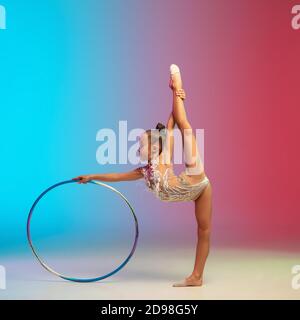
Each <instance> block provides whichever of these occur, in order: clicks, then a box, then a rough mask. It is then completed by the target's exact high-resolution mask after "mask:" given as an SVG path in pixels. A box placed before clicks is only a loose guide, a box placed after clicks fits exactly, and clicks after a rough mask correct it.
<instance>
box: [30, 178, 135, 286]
mask: <svg viewBox="0 0 300 320" xmlns="http://www.w3.org/2000/svg"><path fill="white" fill-rule="evenodd" d="M76 181H78V180H67V181H62V182H59V183H56V184H54V185H53V186H51V187H49V188H48V189H46V190H45V191H44V192H42V193H41V194H40V195H39V196H38V198H37V199H36V200H35V202H34V203H33V205H32V207H31V209H30V211H29V215H28V219H27V239H28V242H29V245H30V247H31V250H32V252H33V254H34V255H35V257H36V258H37V260H38V261H39V262H40V264H41V265H42V266H43V267H44V268H45V269H46V270H47V271H49V272H51V273H52V274H54V275H56V276H58V277H60V278H62V279H65V280H69V281H74V282H95V281H99V280H102V279H105V278H108V277H110V276H112V275H113V274H115V273H117V272H118V271H120V270H121V269H122V268H124V266H125V265H126V264H127V263H128V261H129V260H130V258H131V257H132V256H133V253H134V251H135V249H136V245H137V241H138V237H139V228H138V220H137V217H136V215H135V212H134V209H133V207H132V206H131V204H130V203H129V201H128V200H127V199H126V198H125V196H124V195H123V194H122V193H121V192H120V191H118V190H116V189H115V188H113V187H112V186H109V185H107V184H105V183H102V182H99V181H94V180H91V181H89V182H88V183H92V184H97V185H100V186H102V187H105V188H107V189H110V190H112V191H113V192H115V193H116V194H118V195H119V196H120V197H121V198H122V199H123V200H124V201H125V203H126V204H127V205H128V207H129V208H130V210H131V213H132V215H133V218H134V222H135V238H134V243H133V246H132V249H131V251H130V253H129V255H128V256H127V258H126V259H125V260H124V261H123V262H122V263H121V264H120V265H119V266H118V267H117V268H116V269H114V270H113V271H111V272H109V273H107V274H105V275H103V276H100V277H95V278H75V277H70V276H66V275H63V274H61V273H59V272H57V271H55V270H53V269H52V268H50V267H49V266H48V265H47V264H46V263H45V262H44V261H43V260H42V258H41V257H40V256H39V254H38V252H37V250H36V249H35V247H34V245H33V242H32V238H31V232H30V226H31V218H32V215H33V211H34V209H35V207H36V205H37V204H38V202H39V201H40V200H41V199H42V198H43V196H44V195H45V194H47V193H48V192H49V191H50V190H52V189H54V188H56V187H58V186H61V185H64V184H68V183H73V182H76Z"/></svg>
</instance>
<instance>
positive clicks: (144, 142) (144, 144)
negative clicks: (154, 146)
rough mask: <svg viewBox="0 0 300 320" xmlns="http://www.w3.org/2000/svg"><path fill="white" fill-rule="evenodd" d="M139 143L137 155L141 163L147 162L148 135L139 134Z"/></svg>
mask: <svg viewBox="0 0 300 320" xmlns="http://www.w3.org/2000/svg"><path fill="white" fill-rule="evenodd" d="M139 142H140V147H139V149H138V153H139V156H140V159H141V160H142V161H146V160H149V159H150V154H151V153H150V151H151V150H150V146H149V143H148V134H147V133H143V134H141V136H140V137H139Z"/></svg>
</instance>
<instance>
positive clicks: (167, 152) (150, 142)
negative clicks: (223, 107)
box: [73, 64, 212, 287]
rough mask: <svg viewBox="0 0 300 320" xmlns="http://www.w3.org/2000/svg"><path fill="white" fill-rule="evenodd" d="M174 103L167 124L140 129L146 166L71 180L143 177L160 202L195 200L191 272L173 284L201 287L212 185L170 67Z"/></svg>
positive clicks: (179, 83)
mask: <svg viewBox="0 0 300 320" xmlns="http://www.w3.org/2000/svg"><path fill="white" fill-rule="evenodd" d="M169 87H170V88H171V90H172V95H173V105H172V112H171V114H170V116H169V119H168V122H167V126H166V127H165V126H164V125H162V124H161V123H158V124H157V126H156V129H149V130H146V131H145V132H143V134H142V135H141V136H140V140H139V149H138V152H139V156H140V159H141V160H142V161H146V162H148V163H147V165H145V166H142V167H138V168H136V169H134V170H132V171H129V172H123V173H106V174H89V175H81V176H78V177H76V178H73V179H74V180H78V183H87V182H89V181H90V180H100V181H108V182H114V181H130V180H137V179H140V178H144V180H145V182H146V186H147V187H148V190H149V191H151V192H153V193H154V194H155V196H157V197H158V198H159V199H160V200H162V201H194V203H195V216H196V221H197V235H198V241H197V248H196V257H195V263H194V268H193V271H192V273H191V274H190V275H189V276H188V277H186V278H184V279H183V280H182V281H180V282H178V283H174V284H173V286H174V287H187V286H201V285H202V284H203V271H204V267H205V263H206V259H207V256H208V253H209V247H210V233H211V215H212V187H211V183H210V180H209V179H208V177H207V175H206V174H205V171H204V167H203V165H202V162H201V158H200V154H199V151H198V147H197V142H196V138H195V136H194V134H193V130H192V127H191V125H190V123H189V121H188V118H187V115H186V111H185V107H184V103H183V100H184V99H185V97H186V96H185V92H184V90H183V88H182V79H181V73H180V69H179V68H178V66H177V65H174V64H172V65H171V66H170V83H169ZM175 124H177V126H178V128H179V130H180V132H181V135H182V141H183V151H184V161H185V170H184V171H183V172H181V173H180V174H179V175H178V176H177V175H176V174H175V173H174V171H173V164H172V159H173V149H174V135H173V130H174V127H175Z"/></svg>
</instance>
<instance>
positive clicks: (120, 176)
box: [72, 168, 143, 184]
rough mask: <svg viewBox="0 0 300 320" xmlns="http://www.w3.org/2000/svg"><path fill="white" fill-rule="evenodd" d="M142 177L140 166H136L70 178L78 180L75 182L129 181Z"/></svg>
mask: <svg viewBox="0 0 300 320" xmlns="http://www.w3.org/2000/svg"><path fill="white" fill-rule="evenodd" d="M142 177H143V174H142V171H141V168H136V169H134V170H131V171H128V172H113V173H100V174H87V175H81V176H78V177H75V178H73V179H72V180H78V182H77V183H79V184H81V183H87V182H89V181H91V180H99V181H106V182H117V181H131V180H138V179H140V178H142Z"/></svg>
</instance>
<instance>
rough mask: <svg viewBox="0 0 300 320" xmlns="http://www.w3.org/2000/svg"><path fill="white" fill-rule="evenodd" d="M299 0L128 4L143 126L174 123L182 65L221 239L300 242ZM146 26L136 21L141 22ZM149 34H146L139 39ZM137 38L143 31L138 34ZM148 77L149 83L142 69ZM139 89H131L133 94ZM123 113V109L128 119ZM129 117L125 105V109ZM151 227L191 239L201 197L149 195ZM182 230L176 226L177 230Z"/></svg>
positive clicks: (278, 244) (138, 122)
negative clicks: (175, 80) (176, 75)
mask: <svg viewBox="0 0 300 320" xmlns="http://www.w3.org/2000/svg"><path fill="white" fill-rule="evenodd" d="M295 4H297V1H284V0H281V1H280V0H274V1H258V0H257V1H253V0H251V1H250V0H248V1H238V0H236V1H235V0H230V1H221V0H214V1H186V2H183V1H182V2H181V1H175V2H174V1H163V2H161V1H153V2H152V1H151V3H148V4H145V3H143V5H141V6H140V7H138V6H137V7H136V11H135V10H133V11H130V12H129V11H128V21H129V22H128V23H129V26H130V25H131V24H132V22H131V21H132V19H134V17H136V15H137V14H138V16H139V19H141V21H139V25H140V28H141V29H140V30H139V31H138V30H136V32H137V33H135V32H134V31H132V32H131V33H129V34H128V41H129V43H131V44H133V43H136V44H134V45H133V46H131V47H130V48H129V49H128V50H130V51H132V53H133V55H135V56H136V57H139V58H138V59H135V60H134V58H132V64H131V67H132V70H131V71H130V73H131V76H130V79H131V80H132V81H131V82H130V84H127V86H128V90H129V92H135V93H136V97H135V102H134V103H133V105H132V109H134V112H135V117H134V118H132V119H130V121H131V124H132V125H133V127H144V128H147V127H149V126H152V127H153V126H154V125H155V124H156V123H157V122H158V121H166V119H167V117H168V114H169V111H170V107H171V95H170V93H168V91H167V90H168V88H167V83H168V74H167V72H168V67H169V65H170V63H176V64H178V65H179V66H181V69H182V74H183V80H184V88H185V90H186V92H187V96H188V97H187V100H186V108H187V112H188V115H189V117H190V120H191V123H192V125H193V127H194V128H204V129H205V170H206V173H207V175H208V177H209V178H210V180H211V182H212V186H213V243H214V244H215V245H226V246H231V245H232V246H239V245H249V246H253V247H270V248H274V249H282V248H290V249H298V248H299V245H300V205H299V194H298V193H299V176H300V174H299V160H300V159H299V158H300V157H299V133H298V129H299V114H300V113H299V105H300V91H299V75H300V58H299V57H300V30H294V29H293V28H292V27H291V19H292V17H293V16H292V14H291V9H292V7H293V5H295ZM135 24H136V21H135ZM138 32H142V33H143V37H142V38H141V39H140V41H139V42H135V41H133V40H136V39H137V38H138V35H139V34H140V33H138ZM132 37H133V38H132ZM142 76H143V79H144V80H143V81H141V77H142ZM129 96H130V94H128V98H129ZM122 116H123V114H122V111H121V117H122ZM124 118H125V112H124ZM139 206H142V207H143V209H144V210H143V219H144V223H145V226H146V225H147V227H145V230H144V231H145V232H146V231H147V229H148V228H152V227H153V229H155V230H157V233H156V234H155V233H154V234H153V230H151V234H150V233H149V237H151V239H152V240H153V241H156V240H157V241H161V240H162V238H163V236H161V231H162V230H164V232H165V239H166V240H167V241H170V242H171V241H176V240H178V242H179V243H182V241H183V240H184V239H189V237H191V234H193V232H191V230H193V228H194V225H195V222H194V217H193V206H192V204H164V203H161V202H159V201H156V200H153V196H152V195H150V194H147V193H146V192H145V193H142V197H141V199H140V200H139ZM174 230H175V231H174Z"/></svg>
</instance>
